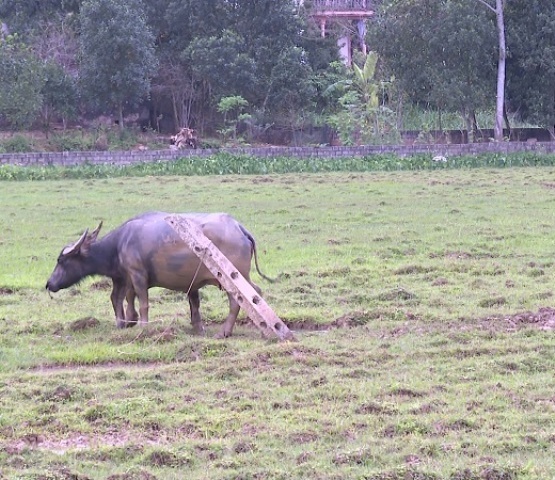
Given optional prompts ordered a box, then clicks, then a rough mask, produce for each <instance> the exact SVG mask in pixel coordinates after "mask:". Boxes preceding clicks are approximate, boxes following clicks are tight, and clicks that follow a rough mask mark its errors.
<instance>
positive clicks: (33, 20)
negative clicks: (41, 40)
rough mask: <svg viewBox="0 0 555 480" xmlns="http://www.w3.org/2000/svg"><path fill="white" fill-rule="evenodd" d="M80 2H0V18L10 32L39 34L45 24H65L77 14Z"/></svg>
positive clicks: (41, 0)
mask: <svg viewBox="0 0 555 480" xmlns="http://www.w3.org/2000/svg"><path fill="white" fill-rule="evenodd" d="M81 2H82V0H40V1H39V0H0V18H1V19H2V20H3V21H4V22H6V23H7V25H8V28H9V30H10V32H12V33H18V34H19V35H24V36H26V35H29V34H36V33H40V32H41V31H42V30H43V27H44V25H45V24H50V23H56V22H58V23H62V22H66V21H67V19H68V18H70V17H71V16H72V15H75V14H77V13H78V12H79V7H80V4H81Z"/></svg>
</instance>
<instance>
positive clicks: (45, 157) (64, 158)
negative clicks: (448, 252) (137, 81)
mask: <svg viewBox="0 0 555 480" xmlns="http://www.w3.org/2000/svg"><path fill="white" fill-rule="evenodd" d="M523 151H527V152H537V153H555V142H534V141H528V142H503V143H493V142H492V143H465V144H435V145H431V144H430V145H423V144H422V145H419V144H417V145H363V146H357V147H256V148H254V147H243V148H220V149H198V150H180V151H173V150H169V149H167V150H145V151H109V152H100V151H98V152H38V153H37V152H35V153H12V154H7V153H5V154H0V165H7V164H10V165H22V166H41V165H63V166H72V165H82V164H84V163H88V164H91V165H95V164H109V165H131V164H136V163H147V162H163V161H171V160H176V159H178V158H180V157H190V156H198V157H206V156H210V155H214V154H217V153H222V152H226V153H230V154H235V155H252V156H259V157H268V156H274V157H298V158H307V157H321V158H341V157H361V156H370V155H380V154H394V155H399V156H411V155H421V154H424V155H430V156H432V157H433V156H436V155H442V156H444V157H453V156H461V155H477V154H481V153H501V154H503V153H515V152H523Z"/></svg>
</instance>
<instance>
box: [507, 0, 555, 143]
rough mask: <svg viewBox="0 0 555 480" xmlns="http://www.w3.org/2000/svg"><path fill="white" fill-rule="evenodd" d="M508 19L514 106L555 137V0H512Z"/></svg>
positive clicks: (509, 76)
mask: <svg viewBox="0 0 555 480" xmlns="http://www.w3.org/2000/svg"><path fill="white" fill-rule="evenodd" d="M506 22H507V44H508V50H509V52H510V55H509V58H508V60H507V79H508V82H507V89H508V99H509V102H510V106H511V108H512V109H513V110H515V111H517V112H518V113H520V115H521V116H522V117H523V118H524V119H526V120H528V121H530V122H534V123H537V124H539V125H541V126H543V127H545V128H547V129H549V131H550V132H551V135H552V137H553V138H554V139H555V127H554V126H555V50H554V48H553V45H555V4H554V3H553V2H544V1H541V0H511V1H510V2H507V6H506Z"/></svg>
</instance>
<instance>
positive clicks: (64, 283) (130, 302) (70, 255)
mask: <svg viewBox="0 0 555 480" xmlns="http://www.w3.org/2000/svg"><path fill="white" fill-rule="evenodd" d="M169 215H170V214H169V213H164V212H149V213H145V214H142V215H139V216H137V217H134V218H131V219H130V220H127V221H126V222H125V223H123V224H122V225H120V226H119V227H118V228H116V229H115V230H112V231H111V232H109V233H108V234H106V235H105V236H104V237H103V238H102V239H100V240H97V237H98V233H99V232H100V228H101V227H102V222H101V223H100V225H99V226H98V227H97V228H96V229H95V230H94V231H93V232H91V233H89V231H88V229H87V230H85V232H84V233H83V235H81V237H80V238H79V240H77V242H75V243H72V244H70V245H68V246H66V247H65V248H64V249H63V250H62V252H61V253H60V256H59V257H58V262H57V264H56V267H55V268H54V271H53V272H52V275H51V276H50V278H49V279H48V282H47V283H46V289H47V290H48V291H50V292H57V291H58V290H61V289H64V288H68V287H71V286H72V285H75V284H76V283H78V282H80V281H81V280H82V279H84V278H85V277H88V276H90V275H103V276H106V277H110V278H111V279H112V281H113V289H112V294H111V297H110V298H111V301H112V306H113V308H114V313H115V315H116V324H117V326H118V328H123V327H126V326H132V325H134V324H136V323H137V320H138V321H139V325H146V324H147V323H148V289H149V288H151V287H163V288H167V289H170V290H177V291H181V292H186V293H187V294H188V299H189V306H190V310H191V323H192V325H193V328H194V330H195V331H196V332H198V333H200V332H203V331H204V328H203V325H202V319H201V316H200V312H199V307H200V297H199V289H200V288H202V287H204V286H205V285H216V286H220V284H219V282H218V281H217V280H216V279H215V278H214V276H213V275H212V274H211V273H210V271H209V270H208V269H207V268H206V267H205V266H204V264H202V262H201V261H200V260H199V258H198V257H197V256H196V255H195V254H194V253H193V252H192V251H191V250H190V249H189V248H188V247H187V245H186V244H185V243H184V242H183V240H181V238H180V237H179V235H178V234H177V233H176V232H175V230H174V229H173V228H172V227H171V226H170V225H169V224H168V223H167V222H166V220H165V218H167V217H168V216H169ZM180 216H183V217H185V218H187V219H189V220H190V221H193V222H194V223H196V224H197V225H199V226H200V227H201V229H202V231H203V233H204V234H205V235H206V236H207V237H208V238H209V239H210V240H212V242H213V243H214V245H216V247H218V248H219V249H220V250H221V251H222V253H223V254H224V255H225V256H226V257H227V258H228V259H229V260H230V261H231V262H232V263H233V265H235V267H236V268H237V270H239V271H240V272H241V274H242V275H243V276H244V277H245V278H246V279H247V280H248V281H249V282H250V283H251V285H252V286H253V288H254V289H255V290H256V291H257V292H260V288H259V287H258V286H257V285H256V284H254V283H253V282H252V281H251V280H250V278H249V273H250V268H251V259H252V257H253V256H254V260H255V266H256V270H257V272H258V273H259V274H260V275H261V276H262V277H263V278H266V279H267V280H270V279H269V278H268V277H266V276H265V275H264V274H263V273H262V272H261V271H260V269H259V267H258V258H257V254H256V243H255V241H254V238H253V236H252V235H251V234H250V233H249V232H248V230H247V229H246V228H245V227H243V226H242V225H241V224H240V223H239V222H238V221H237V220H235V219H234V218H233V217H231V216H230V215H228V214H225V213H188V214H180ZM135 295H136V296H137V298H138V299H139V315H137V312H136V310H135V308H134V299H135ZM228 298H229V314H228V315H227V318H226V319H225V322H224V324H223V325H222V327H221V329H220V331H219V333H218V335H217V336H218V337H220V338H223V337H229V336H230V335H231V334H232V331H233V326H234V324H235V320H236V319H237V315H238V314H239V309H240V307H239V305H238V304H237V302H236V301H235V300H234V298H233V296H232V295H230V294H228ZM124 299H127V310H126V311H125V312H124Z"/></svg>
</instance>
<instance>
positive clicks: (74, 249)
mask: <svg viewBox="0 0 555 480" xmlns="http://www.w3.org/2000/svg"><path fill="white" fill-rule="evenodd" d="M88 233H89V229H88V228H87V229H86V230H85V231H84V232H83V235H81V237H80V238H79V240H77V241H76V242H75V243H74V244H72V245H68V246H67V247H66V248H64V249H63V250H62V255H73V254H75V253H78V252H79V250H80V249H81V246H82V245H83V242H84V241H85V239H86V238H87V234H88Z"/></svg>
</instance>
